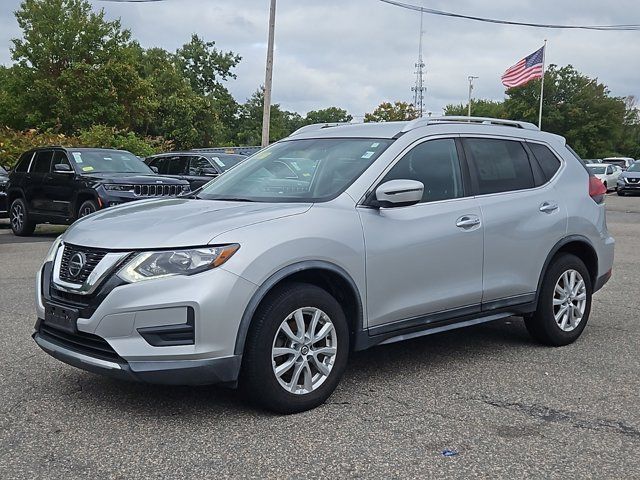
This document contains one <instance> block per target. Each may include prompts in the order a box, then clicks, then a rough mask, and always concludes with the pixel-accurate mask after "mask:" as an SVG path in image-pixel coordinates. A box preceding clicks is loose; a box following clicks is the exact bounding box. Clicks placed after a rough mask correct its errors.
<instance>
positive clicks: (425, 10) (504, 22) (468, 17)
mask: <svg viewBox="0 0 640 480" xmlns="http://www.w3.org/2000/svg"><path fill="white" fill-rule="evenodd" d="M380 1H381V2H383V3H388V4H390V5H395V6H396V7H401V8H406V9H408V10H415V11H416V12H422V13H427V14H429V15H439V16H443V17H453V18H463V19H466V20H474V21H477V22H485V23H497V24H501V25H519V26H523V27H534V28H553V29H571V30H600V31H638V30H640V24H630V25H558V24H546V23H528V22H513V21H509V20H497V19H494V18H484V17H475V16H472V15H462V14H460V13H452V12H445V11H442V10H435V9H433V8H426V7H421V6H418V5H411V4H408V3H402V2H396V1H393V0H380Z"/></svg>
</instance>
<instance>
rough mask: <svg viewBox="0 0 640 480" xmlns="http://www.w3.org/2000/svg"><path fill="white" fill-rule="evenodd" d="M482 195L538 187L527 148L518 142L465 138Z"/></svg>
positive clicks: (479, 192)
mask: <svg viewBox="0 0 640 480" xmlns="http://www.w3.org/2000/svg"><path fill="white" fill-rule="evenodd" d="M463 141H464V144H465V147H466V150H467V152H468V153H469V154H470V157H471V164H472V167H473V170H474V173H472V176H474V177H475V180H476V182H477V189H478V194H479V195H485V194H489V193H500V192H509V191H515V190H524V189H527V188H533V187H534V186H535V182H534V178H533V171H532V170H531V164H530V163H529V156H528V155H527V152H526V150H525V149H524V146H523V145H522V144H521V143H520V142H518V141H514V140H502V139H493V138H465V139H464V140H463Z"/></svg>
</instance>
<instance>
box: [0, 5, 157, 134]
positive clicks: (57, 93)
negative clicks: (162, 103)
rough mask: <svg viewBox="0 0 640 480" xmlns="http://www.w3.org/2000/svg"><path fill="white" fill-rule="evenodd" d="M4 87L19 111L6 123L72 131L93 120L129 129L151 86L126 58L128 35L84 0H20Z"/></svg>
mask: <svg viewBox="0 0 640 480" xmlns="http://www.w3.org/2000/svg"><path fill="white" fill-rule="evenodd" d="M15 15H16V19H17V21H18V25H19V26H20V27H21V28H22V31H23V37H22V38H20V39H14V40H13V48H12V57H13V59H14V61H15V62H16V64H15V65H14V66H13V67H12V69H11V70H12V77H13V78H12V79H11V81H10V82H8V87H7V90H8V92H9V93H10V94H11V95H13V96H15V98H16V103H17V104H16V105H14V108H16V110H18V111H20V112H21V113H22V114H23V115H20V116H18V117H17V118H15V119H14V121H13V122H11V123H10V125H13V126H17V127H25V126H30V127H38V128H56V129H58V130H60V131H62V132H66V133H71V132H74V131H75V130H77V129H79V128H84V127H88V126H90V125H92V124H93V123H105V124H109V125H114V126H117V127H120V128H133V127H135V126H136V125H135V124H136V119H138V118H141V117H145V116H146V115H147V110H148V107H149V105H148V103H147V101H148V99H149V97H150V96H151V93H152V92H151V86H150V85H149V84H148V83H147V82H145V81H144V80H143V79H142V78H141V77H140V76H139V75H137V72H136V70H135V68H134V66H133V65H132V63H131V52H130V46H131V39H130V37H131V35H130V32H129V31H128V30H125V29H123V28H122V27H121V25H120V21H119V20H114V21H108V20H106V19H105V17H104V12H103V11H102V10H100V11H99V12H97V13H96V12H93V11H92V10H91V5H90V3H89V2H88V1H87V0H24V1H23V2H22V3H21V5H20V8H19V9H18V11H17V12H16V14H15Z"/></svg>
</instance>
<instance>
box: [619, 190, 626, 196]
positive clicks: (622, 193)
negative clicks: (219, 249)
mask: <svg viewBox="0 0 640 480" xmlns="http://www.w3.org/2000/svg"><path fill="white" fill-rule="evenodd" d="M625 195H626V193H625V192H623V191H622V190H618V196H620V197H624V196H625Z"/></svg>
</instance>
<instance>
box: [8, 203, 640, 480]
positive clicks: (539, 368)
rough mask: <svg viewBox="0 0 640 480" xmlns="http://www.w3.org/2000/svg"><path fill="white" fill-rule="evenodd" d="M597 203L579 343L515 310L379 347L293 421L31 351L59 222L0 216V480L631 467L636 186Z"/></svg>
mask: <svg viewBox="0 0 640 480" xmlns="http://www.w3.org/2000/svg"><path fill="white" fill-rule="evenodd" d="M607 205H608V209H609V216H608V223H609V229H610V230H611V231H612V233H613V235H614V236H615V238H616V241H617V245H616V262H615V266H614V275H613V278H612V280H611V281H610V282H609V284H608V285H607V286H606V287H605V288H604V289H603V290H602V291H601V292H599V293H598V294H597V295H596V297H595V299H594V304H593V310H592V314H591V318H590V321H589V325H588V326H587V329H586V330H585V333H584V334H583V336H582V337H581V338H580V339H579V341H578V342H576V343H575V344H573V345H570V346H568V347H564V348H557V349H554V348H546V347H540V346H537V345H536V344H534V343H532V342H531V341H530V339H529V337H528V335H527V332H526V330H525V328H524V325H523V323H522V321H521V319H520V318H510V319H508V320H503V321H497V322H494V323H491V324H485V325H480V326H476V327H472V328H469V329H466V330H459V331H457V332H450V333H445V334H440V335H434V336H430V337H424V338H421V339H415V340H411V341H408V342H404V343H397V344H393V345H387V346H381V347H377V348H374V349H372V350H369V351H366V352H361V353H357V354H355V355H353V357H352V359H351V362H350V366H349V368H348V371H347V374H346V376H345V378H344V379H343V381H342V383H341V385H340V386H339V387H338V390H337V391H336V393H335V394H334V395H333V396H332V397H331V398H330V400H329V402H328V403H327V404H325V405H324V406H322V407H320V408H318V409H316V410H314V411H311V412H306V413H302V414H298V415H293V416H276V415H272V414H269V413H265V412H262V411H257V410H255V409H254V408H253V407H251V406H250V405H247V404H246V403H245V402H244V401H243V400H242V398H241V397H240V396H239V395H238V394H237V393H236V392H234V391H231V390H226V389H224V388H218V387H198V388H187V387H185V388H175V387H159V386H149V385H139V384H133V383H124V382H119V381H116V380H111V379H107V378H102V377H100V376H97V375H93V374H91V373H87V372H83V371H80V370H77V369H74V368H73V367H70V366H67V365H65V364H62V363H60V362H58V361H56V360H54V359H53V358H51V357H49V356H48V355H46V354H45V353H44V352H42V351H40V349H39V348H38V347H37V346H36V345H35V344H34V343H33V341H32V340H31V337H30V334H31V332H32V327H33V323H34V320H35V318H34V309H33V299H32V297H33V281H34V276H35V272H36V270H37V268H38V267H39V265H40V262H41V260H42V258H43V257H44V255H45V254H46V251H47V249H48V247H49V244H50V243H51V241H52V240H53V239H54V238H55V236H56V235H57V234H58V233H59V232H61V231H62V230H63V228H61V227H49V226H46V227H40V228H39V230H38V231H37V234H36V236H35V237H32V238H28V239H18V238H15V237H14V236H13V235H12V234H11V232H10V230H9V226H8V222H7V221H6V220H0V365H1V367H2V369H1V370H0V379H1V381H0V422H1V427H0V478H2V479H13V478H66V479H72V478H96V479H97V478H122V479H130V478H172V479H177V478H203V477H209V478H222V477H247V478H249V477H251V478H276V477H277V478H305V477H308V478H318V477H327V478H328V477H336V478H344V477H363V478H441V477H448V478H465V477H471V476H482V477H494V478H495V477H500V478H507V477H509V478H522V477H525V476H526V477H533V478H563V479H565V478H586V477H589V478H640V408H639V407H640V348H639V347H640V319H639V318H638V313H639V312H640V240H639V239H640V197H624V198H622V197H618V196H616V195H609V196H608V198H607ZM447 449H449V450H452V451H454V452H457V455H454V456H450V457H447V456H444V455H443V451H445V450H447Z"/></svg>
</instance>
